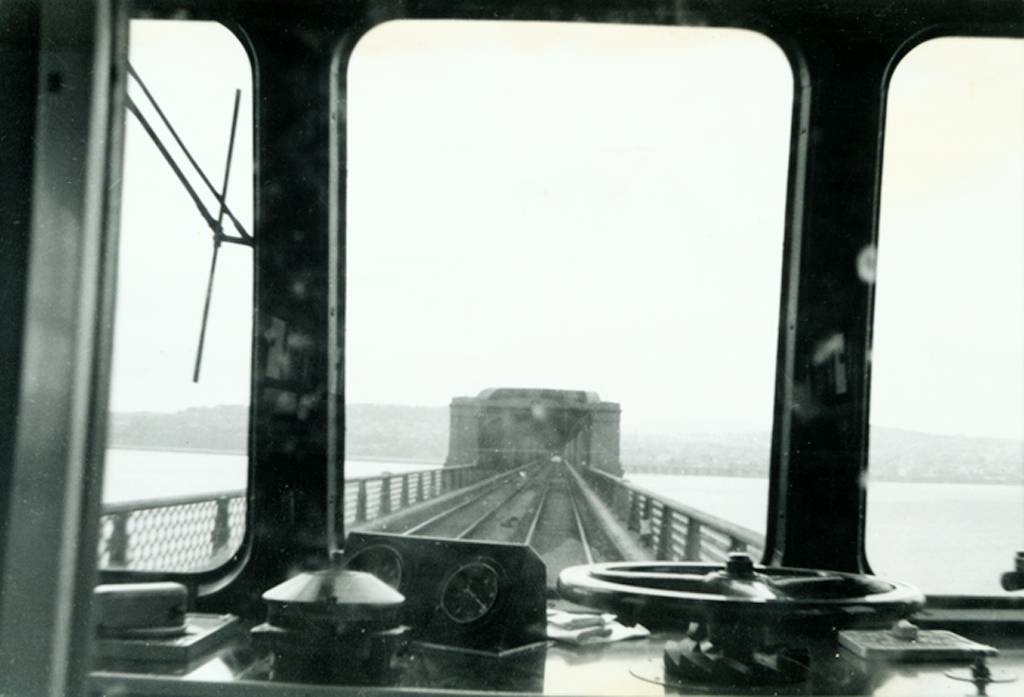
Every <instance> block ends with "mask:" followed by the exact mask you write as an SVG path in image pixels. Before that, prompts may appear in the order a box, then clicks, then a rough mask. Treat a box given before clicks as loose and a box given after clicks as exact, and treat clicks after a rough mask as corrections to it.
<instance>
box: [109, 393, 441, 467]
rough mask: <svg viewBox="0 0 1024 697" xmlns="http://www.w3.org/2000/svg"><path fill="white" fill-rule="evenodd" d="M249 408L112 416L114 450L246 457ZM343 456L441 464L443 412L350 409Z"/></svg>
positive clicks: (375, 407) (378, 406)
mask: <svg viewBox="0 0 1024 697" xmlns="http://www.w3.org/2000/svg"><path fill="white" fill-rule="evenodd" d="M248 416H249V410H248V407H245V406H241V405H236V406H218V407H193V408H191V409H186V410H184V411H180V412H177V413H174V414H164V413H157V412H128V413H112V414H111V418H110V436H109V438H110V445H111V446H112V447H115V448H144V449H153V450H201V451H213V452H235V453H244V452H246V449H247V448H246V439H247V423H248ZM345 454H346V457H349V458H352V459H359V458H370V459H395V460H423V461H427V462H442V461H443V460H444V459H445V458H446V457H447V456H448V407H403V406H391V405H383V404H350V405H348V407H347V409H346V411H345Z"/></svg>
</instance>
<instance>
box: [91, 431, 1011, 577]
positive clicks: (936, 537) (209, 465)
mask: <svg viewBox="0 0 1024 697" xmlns="http://www.w3.org/2000/svg"><path fill="white" fill-rule="evenodd" d="M439 466H440V463H414V462H376V461H366V460H350V461H347V462H346V464H345V469H346V475H347V476H348V477H366V476H374V475H376V474H379V473H381V472H385V471H389V472H392V473H394V474H401V473H403V472H410V471H414V470H417V469H432V468H435V467H439ZM106 468H107V476H106V478H105V482H104V487H103V500H104V502H105V503H113V502H117V501H136V500H143V499H152V498H166V497H175V496H187V495H191V494H196V493H205V492H215V491H216V492H220V491H231V490H236V489H243V488H245V485H246V476H247V475H246V457H245V456H244V455H237V454H224V453H195V452H164V451H154V450H120V449H112V450H109V451H108V452H107V465H106ZM627 479H628V480H630V481H632V482H633V483H635V484H636V485H637V486H640V487H643V488H645V489H650V490H651V491H654V492H656V493H658V494H660V495H662V496H667V497H669V498H671V499H675V500H677V501H679V502H680V503H685V504H688V505H690V506H692V507H694V508H697V509H699V510H703V511H706V512H707V513H710V514H712V515H715V516H718V517H720V518H724V519H726V520H730V521H733V522H735V523H737V524H739V525H742V526H744V527H747V528H750V529H751V530H754V531H755V532H759V533H764V531H765V527H766V521H767V504H768V481H767V480H766V479H759V478H745V477H687V476H681V477H680V476H673V475H664V474H630V475H627ZM866 548H867V553H868V559H869V561H870V563H871V566H872V569H873V570H874V572H875V573H876V574H878V575H881V576H888V577H891V578H896V579H900V580H905V581H908V582H910V583H913V584H915V585H917V586H918V587H920V588H921V589H922V590H924V591H925V592H928V593H965V594H1005V592H1004V591H1003V590H1002V589H1001V588H1000V586H999V577H1000V575H1001V574H1002V573H1003V572H1005V571H1009V570H1011V568H1012V565H1013V557H1014V553H1015V552H1016V551H1017V550H1024V486H1021V485H1007V484H936V483H904V482H873V483H871V484H870V485H869V489H868V510H867V540H866Z"/></svg>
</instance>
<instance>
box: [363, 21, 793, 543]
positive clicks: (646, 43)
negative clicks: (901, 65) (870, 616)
mask: <svg viewBox="0 0 1024 697" xmlns="http://www.w3.org/2000/svg"><path fill="white" fill-rule="evenodd" d="M792 85H793V77H792V71H791V69H790V66H789V64H788V62H787V60H786V58H785V56H784V54H783V53H782V51H781V50H780V49H779V48H778V47H777V46H776V45H775V44H774V43H772V42H771V41H769V40H768V39H766V38H765V37H763V36H760V35H757V34H753V33H750V32H741V31H735V30H716V29H709V28H699V29H694V28H678V27H674V28H662V27H631V26H597V25H582V24H573V25H562V24H531V23H522V22H520V23H500V22H498V23H493V22H488V23H476V24H474V23H470V22H435V23H427V22H395V23H389V24H386V25H383V26H381V27H378V28H376V29H374V30H373V31H372V32H370V33H369V34H368V35H367V36H366V37H365V38H364V39H363V40H362V41H361V42H360V43H359V45H358V47H357V48H356V50H355V53H354V54H353V57H352V59H351V64H350V69H349V74H348V90H349V92H348V101H347V104H346V108H347V118H348V204H347V216H348V220H347V250H346V254H347V264H348V270H347V286H346V288H347V308H346V313H347V314H346V325H347V326H346V374H345V380H346V387H345V394H346V401H347V412H346V413H347V419H346V428H347V434H346V439H347V440H346V445H347V451H346V453H347V459H348V462H347V472H348V474H349V476H365V475H368V474H372V473H374V472H377V473H379V472H380V471H381V470H388V471H390V472H393V473H395V472H400V471H404V470H403V469H402V468H404V467H406V466H407V465H405V464H402V462H400V461H413V462H416V463H418V464H420V465H422V466H435V467H438V466H441V464H442V463H443V462H444V461H445V458H446V455H447V453H448V448H447V444H448V436H449V433H448V429H449V419H448V405H449V403H450V402H452V400H453V398H457V397H473V398H475V397H477V396H478V395H480V394H481V393H482V392H483V391H485V390H487V389H489V388H533V389H542V388H543V389H558V390H579V391H592V392H595V393H597V395H598V397H599V398H600V399H601V400H607V401H608V402H612V403H615V404H618V405H620V407H621V428H620V433H621V463H622V465H623V467H624V468H625V475H626V477H627V478H628V479H629V480H631V481H633V482H634V483H637V484H639V485H641V486H644V487H649V488H652V489H656V490H657V491H659V492H661V493H663V494H665V495H667V496H670V497H673V498H675V499H677V500H679V501H681V502H684V503H688V504H691V505H693V506H695V507H697V508H700V509H702V510H705V511H707V512H710V513H713V514H715V515H718V516H723V517H726V518H728V519H729V520H732V521H735V522H737V523H740V524H742V525H744V526H748V527H751V528H753V529H755V530H757V531H758V532H762V533H763V531H764V526H765V505H766V503H765V502H766V497H767V494H766V491H767V483H766V482H767V479H766V478H767V472H768V460H769V441H770V438H769V434H770V428H771V416H772V403H773V391H774V383H775V357H776V336H777V329H778V317H779V309H778V299H779V292H780V291H779V288H780V277H781V260H782V236H783V215H784V207H785V191H786V168H787V161H788V152H789V150H788V147H789V133H790V116H791V111H792V94H793V86H792ZM414 436H415V437H414ZM482 437H483V436H481V438H482ZM562 456H564V457H566V458H570V457H571V456H570V454H569V453H568V452H567V451H566V452H562V453H561V454H558V455H556V457H562ZM374 458H376V459H378V460H386V461H387V462H384V463H377V464H376V465H373V463H367V462H365V461H366V460H370V459H374ZM354 460H359V461H361V462H359V463H358V464H357V463H355V462H353V461H354ZM374 467H375V468H376V469H374ZM726 477H728V479H726ZM740 477H742V478H743V479H740ZM352 500H353V501H354V500H355V494H353V496H352ZM352 515H353V516H354V515H355V514H352Z"/></svg>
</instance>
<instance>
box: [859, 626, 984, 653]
mask: <svg viewBox="0 0 1024 697" xmlns="http://www.w3.org/2000/svg"><path fill="white" fill-rule="evenodd" d="M839 643H840V645H841V646H844V647H846V648H847V649H849V650H850V651H852V652H853V653H855V654H856V655H858V656H860V657H861V658H868V659H871V658H885V659H887V660H891V661H955V660H965V661H970V660H973V659H974V658H976V657H977V656H979V655H982V656H995V655H996V654H998V653H999V651H998V650H996V649H995V648H993V647H991V646H987V645H985V644H979V643H977V642H974V641H971V640H970V639H965V638H964V637H962V636H960V635H959V634H954V633H953V632H950V631H947V630H945V629H922V630H920V631H918V633H917V638H915V639H901V638H899V637H897V636H894V635H893V633H892V631H890V630H888V629H847V630H844V631H841V632H839Z"/></svg>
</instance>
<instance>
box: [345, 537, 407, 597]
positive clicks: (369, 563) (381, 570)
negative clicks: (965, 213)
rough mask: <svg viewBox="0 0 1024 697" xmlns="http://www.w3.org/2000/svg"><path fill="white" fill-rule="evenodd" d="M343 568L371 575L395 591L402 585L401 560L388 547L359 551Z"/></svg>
mask: <svg viewBox="0 0 1024 697" xmlns="http://www.w3.org/2000/svg"><path fill="white" fill-rule="evenodd" d="M345 568H346V569H349V570H351V571H366V572H367V573H371V574H373V575H374V576H376V577H377V578H379V579H380V580H381V581H383V582H384V583H386V584H388V585H389V586H391V587H392V588H394V589H395V590H398V586H399V585H401V583H402V558H401V557H400V556H398V552H396V551H395V550H393V549H391V548H390V547H384V546H380V545H377V546H373V547H367V548H366V549H361V550H359V551H358V552H356V553H355V554H354V555H353V556H352V558H351V559H349V560H348V562H346V563H345Z"/></svg>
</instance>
